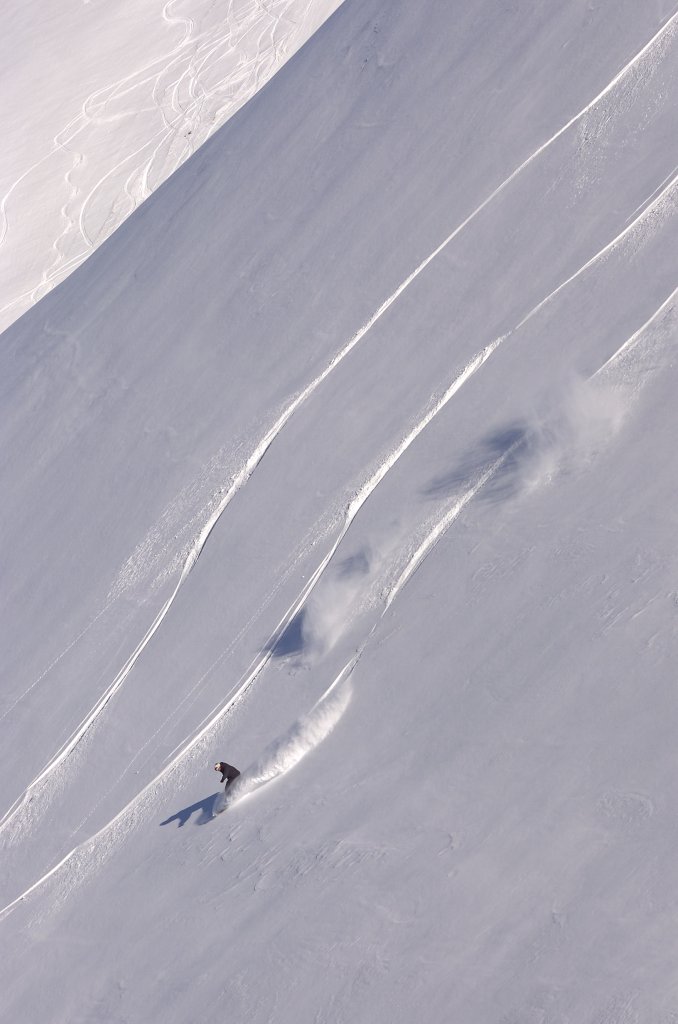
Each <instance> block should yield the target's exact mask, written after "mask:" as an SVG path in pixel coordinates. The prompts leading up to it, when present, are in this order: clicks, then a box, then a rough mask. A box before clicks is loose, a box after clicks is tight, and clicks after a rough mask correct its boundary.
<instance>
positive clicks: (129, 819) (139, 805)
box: [0, 287, 678, 920]
mask: <svg viewBox="0 0 678 1024" xmlns="http://www.w3.org/2000/svg"><path fill="white" fill-rule="evenodd" d="M677 295H678V287H677V288H675V289H674V290H673V291H672V292H671V293H670V295H669V296H667V298H666V299H665V300H664V301H663V302H662V303H661V305H660V306H659V307H658V308H657V309H656V310H655V312H654V313H653V314H652V315H651V316H650V317H649V318H648V319H647V320H646V321H645V322H644V323H643V324H642V325H641V327H639V328H638V329H637V330H636V331H635V332H634V333H633V334H632V335H631V336H630V337H629V338H627V339H626V340H625V341H624V343H623V344H622V345H620V347H619V348H618V349H617V350H616V352H615V353H614V354H613V355H612V356H611V357H610V358H609V359H608V360H607V361H606V362H605V363H604V364H603V365H602V366H601V367H599V369H598V370H596V371H595V373H594V374H592V375H591V377H590V378H589V380H593V379H594V378H596V377H597V376H598V375H599V374H601V373H603V372H604V371H609V368H610V367H611V365H612V364H613V363H614V362H615V361H617V360H618V359H619V358H620V357H621V356H622V355H623V354H625V353H628V352H629V351H630V350H631V349H633V347H635V345H637V344H638V342H639V341H640V339H641V338H642V336H643V334H644V333H645V332H646V331H647V330H648V328H649V327H651V326H652V324H654V323H655V322H656V321H657V320H658V319H659V318H660V317H661V315H662V313H663V312H665V311H666V310H667V309H668V308H669V307H670V306H671V304H672V302H673V301H674V300H675V298H676V296H677ZM460 376H461V375H460ZM518 443H519V442H515V443H514V444H513V445H511V447H510V448H509V449H507V451H506V452H504V453H503V454H502V455H501V456H500V457H499V458H498V459H496V460H495V461H494V462H493V463H492V464H491V465H490V466H489V467H488V468H487V469H486V470H485V471H484V472H483V473H482V474H481V475H480V476H479V477H478V478H477V479H476V481H475V482H474V483H473V484H472V485H471V487H470V488H468V489H467V491H465V492H464V494H463V495H462V496H461V497H460V498H458V499H457V500H456V501H455V503H454V504H453V506H452V507H451V508H450V509H449V510H448V511H447V512H446V513H445V514H444V515H443V516H442V517H441V519H440V520H439V521H438V522H437V523H436V524H435V525H434V527H433V528H432V529H431V530H430V531H429V533H428V535H427V537H426V538H425V539H424V541H423V542H422V543H421V544H420V545H419V546H418V547H417V549H416V550H415V552H414V554H413V555H412V556H411V558H410V559H409V561H408V563H407V565H406V566H405V568H404V570H403V571H402V572H401V574H400V576H399V577H398V579H397V580H396V582H395V584H394V585H393V587H392V588H391V590H390V592H389V594H388V595H387V596H386V600H385V602H384V607H383V609H382V612H381V614H380V615H379V617H378V618H377V620H376V622H375V623H374V624H373V625H372V627H371V629H370V630H369V632H368V634H367V636H366V637H365V639H364V640H363V642H362V643H361V644H360V646H359V647H358V649H357V650H356V652H355V653H354V655H353V656H352V657H351V658H350V659H349V661H348V662H347V663H346V665H345V666H344V667H343V668H342V670H341V672H340V673H339V675H338V676H337V677H336V678H335V680H334V682H333V683H332V684H331V686H330V687H329V688H328V690H326V691H325V693H324V694H323V696H322V697H321V698H320V701H322V700H323V699H324V698H325V697H326V696H327V695H328V694H329V693H330V692H331V691H332V690H333V689H334V688H335V687H336V686H337V685H338V684H339V683H340V682H341V681H344V680H347V679H348V678H349V677H350V675H351V673H352V672H353V670H354V668H355V667H356V665H357V664H358V662H359V660H360V658H361V657H362V654H363V653H364V651H365V649H366V647H367V645H368V643H369V642H370V640H371V639H372V637H373V636H374V634H375V632H376V629H377V627H378V625H379V623H380V622H381V621H382V619H383V617H384V616H385V615H386V613H387V611H388V610H389V609H390V607H391V605H392V604H393V602H394V600H395V598H396V597H397V595H398V594H399V593H400V591H401V590H402V589H403V587H404V586H405V585H406V583H407V582H408V581H409V580H410V579H411V577H412V576H413V574H414V573H415V572H416V570H417V569H418V568H419V567H420V566H421V565H422V563H423V561H424V560H425V558H426V557H427V556H428V554H430V552H431V551H432V550H433V548H434V547H435V545H436V544H437V543H438V541H439V540H440V539H441V538H442V537H443V536H444V534H445V533H446V531H447V530H448V529H449V527H450V526H451V524H452V523H453V522H454V521H455V520H456V519H457V518H458V517H459V515H460V513H461V512H462V511H463V509H464V508H465V507H466V505H468V503H469V502H470V501H471V499H472V498H473V497H475V495H476V494H478V492H479V491H480V490H481V489H482V488H483V487H485V486H486V484H487V483H488V482H489V481H490V480H491V479H492V477H493V476H494V475H495V474H496V473H497V471H498V470H499V469H500V468H501V466H502V465H503V464H504V462H505V461H506V460H507V459H508V458H509V457H510V455H511V454H512V452H513V451H514V450H515V448H516V447H517V445H518ZM377 475H378V474H375V475H374V476H373V477H372V478H371V479H374V477H375V476H377ZM361 493H362V492H361ZM345 532H346V531H345V529H344V530H342V534H345ZM336 546H337V545H336V544H335V545H333V547H332V549H331V550H330V552H329V555H328V556H326V557H325V559H324V560H323V562H321V564H320V566H319V567H318V569H320V568H321V567H324V566H325V565H326V564H327V562H329V559H330V558H331V556H332V554H333V553H334V551H335V550H336ZM318 578H319V572H318V570H316V572H315V573H314V574H313V577H312V578H311V580H310V581H309V584H308V585H307V587H305V588H304V590H303V591H302V597H301V598H300V599H299V600H298V601H296V602H295V603H294V604H293V605H292V606H291V608H290V609H289V610H288V613H287V615H286V616H284V618H283V619H282V620H281V623H280V624H279V626H278V628H277V629H276V631H275V632H274V634H273V635H272V639H274V638H275V637H276V636H277V637H279V636H280V635H281V632H282V630H283V629H284V628H286V626H287V625H288V624H289V623H290V622H291V621H292V619H293V617H294V615H295V614H296V612H297V611H298V609H299V608H300V607H301V605H302V604H303V600H304V599H305V596H307V593H310V590H309V587H311V589H312V586H315V583H316V582H317V579H318ZM271 655H272V651H271V645H270V644H269V645H268V649H267V650H264V652H263V653H262V654H261V655H260V656H259V658H258V661H257V662H256V663H255V664H254V666H253V667H252V668H251V669H250V670H249V671H248V672H247V673H246V675H245V676H244V678H242V680H241V683H240V685H239V686H238V687H237V688H236V690H235V692H234V693H233V694H232V696H231V697H230V699H229V700H228V701H227V702H225V703H224V704H223V706H222V707H221V708H219V709H218V710H217V711H216V713H215V714H214V715H213V716H212V717H211V718H210V719H209V720H208V721H207V722H206V723H205V725H204V726H203V727H202V728H201V729H200V730H199V731H198V732H197V733H196V734H195V735H194V736H193V737H192V738H191V739H190V740H189V741H188V742H187V743H186V744H185V745H184V746H183V747H182V748H181V749H180V750H179V751H178V752H177V754H176V755H175V757H174V758H173V759H172V760H171V761H170V762H169V764H168V765H167V766H166V767H165V768H164V769H163V771H162V772H161V773H159V774H158V775H156V776H155V778H153V779H151V781H150V782H148V783H147V784H146V785H145V786H144V787H143V788H142V789H141V790H140V791H139V793H137V794H136V795H135V796H134V797H133V798H132V799H131V800H130V801H129V802H128V803H127V804H126V805H125V806H124V807H123V808H122V809H121V810H120V811H119V812H118V813H117V814H116V815H115V816H114V817H113V818H112V819H111V820H110V821H109V822H107V823H106V824H105V825H104V826H102V828H101V829H99V830H98V831H97V832H96V833H95V834H94V835H93V836H91V837H90V838H89V839H86V840H84V841H83V842H82V843H80V844H78V845H77V846H75V847H74V848H73V849H72V850H70V851H69V852H68V853H67V854H66V855H65V856H64V857H62V858H61V860H59V861H58V862H57V863H56V864H55V865H53V867H52V868H50V869H49V871H47V872H46V873H45V874H44V875H42V876H41V877H40V878H39V879H37V881H35V882H33V883H32V884H31V885H30V886H29V887H28V888H27V889H25V890H24V891H23V892H22V893H21V894H20V895H19V896H17V897H15V899H13V900H12V901H11V902H10V903H8V904H6V905H5V906H4V907H3V908H0V920H1V919H3V918H5V917H6V916H7V915H8V914H9V913H10V912H11V911H12V910H13V909H14V907H16V906H17V905H18V904H19V903H21V902H23V901H25V900H26V899H27V898H28V897H29V896H30V895H31V894H32V893H33V892H35V891H36V890H37V889H38V888H39V887H41V886H42V885H43V884H44V883H45V882H47V881H48V880H49V879H50V878H52V877H53V876H54V875H55V874H56V873H57V872H58V871H59V870H60V868H62V867H63V866H64V865H66V864H67V863H68V862H69V861H71V860H72V859H73V858H74V857H75V856H76V855H80V858H81V863H82V874H81V877H80V879H79V880H82V875H84V873H85V872H86V871H87V869H88V867H91V858H90V857H89V854H90V852H91V851H93V850H94V849H95V848H96V847H97V846H98V844H99V843H100V841H101V840H103V839H104V838H105V837H106V836H109V835H111V842H110V843H109V844H108V846H107V847H106V848H105V849H104V851H103V852H102V854H101V856H100V857H99V858H98V861H97V862H98V863H101V860H102V859H103V856H105V855H106V854H107V853H110V852H111V851H112V848H113V845H114V843H115V840H116V838H122V837H124V835H125V834H127V833H128V832H129V830H130V828H131V826H132V824H133V823H134V821H135V820H136V817H137V815H138V814H139V813H140V812H141V810H142V809H143V807H144V806H145V805H146V800H145V797H146V796H147V795H149V794H151V793H152V792H157V790H158V788H159V787H160V786H161V784H162V782H163V781H164V780H166V779H167V777H168V776H169V775H170V774H171V772H172V771H173V769H175V768H176V767H177V766H178V765H179V764H180V763H181V761H183V760H184V759H185V758H186V756H187V755H188V754H189V753H190V752H191V750H193V749H194V748H195V747H196V746H197V745H198V744H199V743H200V742H201V741H202V740H204V739H205V738H206V737H207V736H208V735H209V733H211V732H212V731H213V730H214V729H215V728H216V727H217V726H218V725H219V723H220V722H221V721H222V719H223V718H224V717H225V715H226V714H227V713H228V712H229V711H230V710H231V709H232V708H233V706H234V705H235V704H236V703H237V702H238V701H239V700H240V699H241V698H242V696H243V695H244V693H245V691H246V690H247V689H248V688H249V686H250V685H251V684H252V682H253V681H254V679H255V678H256V677H257V675H258V674H259V672H260V671H261V670H262V668H263V667H264V665H265V664H266V663H267V661H268V660H269V659H270V657H271ZM317 703H319V702H317ZM317 703H316V705H314V707H316V706H317ZM122 822H126V823H125V824H124V825H123V826H122V827H121V828H120V830H117V829H116V826H117V825H118V823H122ZM118 832H119V834H118Z"/></svg>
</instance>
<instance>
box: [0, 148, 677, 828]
mask: <svg viewBox="0 0 678 1024" xmlns="http://www.w3.org/2000/svg"><path fill="white" fill-rule="evenodd" d="M675 170H676V169H675V168H674V171H675ZM670 177H671V176H670V175H667V176H666V178H664V179H663V181H662V182H661V183H660V185H659V186H658V187H657V188H656V189H655V190H654V192H653V193H652V195H653V196H655V198H654V199H652V200H651V201H647V200H646V201H645V202H646V203H647V205H644V203H641V204H640V205H639V206H638V207H637V208H636V210H634V211H633V212H634V213H637V211H638V210H641V212H640V213H639V214H638V216H636V218H635V219H634V220H633V221H631V222H630V223H627V225H626V227H624V228H623V229H622V231H620V232H619V233H618V234H617V235H616V236H615V237H614V238H612V239H611V241H609V242H608V243H606V245H604V246H603V247H602V248H601V249H599V250H598V252H597V253H595V255H594V256H592V257H591V258H590V259H589V260H587V261H586V263H584V264H582V266H581V267H579V268H578V270H576V271H575V272H574V273H573V274H571V275H570V277H568V278H566V279H565V280H564V281H562V282H561V283H560V284H559V285H558V286H557V287H556V288H554V289H553V291H551V292H550V293H549V294H548V295H547V296H546V297H545V298H543V299H541V300H540V301H539V302H538V303H537V304H536V305H535V306H534V307H533V308H532V309H531V310H530V311H529V312H528V313H527V314H526V315H525V316H524V317H523V318H522V319H521V320H520V321H519V322H518V324H516V326H515V327H514V328H512V329H511V330H510V331H509V332H508V333H507V334H504V335H501V336H499V337H498V338H496V339H495V340H494V341H493V342H492V343H491V344H490V345H488V346H487V347H486V348H485V349H484V350H483V351H482V352H481V353H480V354H479V355H477V356H476V357H475V358H474V360H471V362H470V363H469V364H468V367H467V368H466V370H465V371H463V373H462V377H463V379H461V380H460V382H459V383H458V384H457V382H455V383H454V384H453V385H452V386H451V388H452V389H453V390H450V389H448V390H450V393H449V394H448V392H446V393H445V396H443V399H442V400H441V404H440V406H439V407H434V410H433V411H431V412H430V413H427V414H426V415H427V422H430V419H432V418H433V416H434V415H436V413H437V411H439V408H442V406H443V405H445V404H446V402H447V401H448V400H449V398H451V397H452V394H454V393H455V392H456V391H457V390H458V389H459V387H461V385H462V384H463V383H465V381H466V379H468V376H469V375H470V373H469V372H468V371H469V368H470V367H472V366H473V370H472V371H471V372H475V369H477V368H478V367H476V366H474V364H475V361H476V360H480V362H481V364H482V363H483V362H485V360H486V359H487V358H489V356H490V355H491V354H492V352H494V351H495V350H496V349H497V348H498V347H499V345H501V344H502V343H503V342H504V341H506V340H507V339H508V338H509V337H511V336H512V335H513V334H515V333H516V332H517V331H518V330H520V328H521V327H523V326H524V325H525V324H527V323H528V321H529V320H531V319H532V318H533V317H534V316H535V315H536V314H537V313H538V312H539V311H540V310H542V309H543V308H544V307H545V306H546V305H547V304H548V303H549V302H550V301H551V300H552V299H554V298H555V297H556V295H558V294H559V293H560V292H561V291H563V290H564V289H565V288H566V287H567V286H568V285H570V284H571V283H572V282H573V281H575V280H576V279H577V278H578V277H580V276H581V275H582V274H584V273H585V272H586V271H587V270H589V269H590V268H591V267H592V266H593V265H594V264H595V263H596V262H598V261H599V260H600V259H602V258H603V257H604V256H606V255H607V254H608V253H609V252H611V251H612V250H613V249H614V248H615V247H616V246H618V245H619V244H620V243H621V242H622V241H623V240H624V238H625V237H626V236H627V235H629V234H631V232H632V231H633V230H634V229H635V228H637V227H638V226H639V225H641V224H642V223H643V221H644V220H645V219H646V218H647V217H649V216H650V214H652V213H653V212H655V211H656V210H658V209H659V208H660V207H661V206H662V205H663V204H664V202H665V200H666V199H667V197H668V196H669V194H670V192H671V191H672V189H673V188H674V187H675V186H676V183H677V182H678V174H675V173H674V176H673V177H672V178H671V180H670V181H669V180H668V179H669V178H670ZM667 182H668V183H667ZM662 186H664V187H663V188H662ZM660 189H661V191H659V190H660ZM641 207H642V209H641ZM411 279H413V278H412V275H410V276H409V278H407V279H406V280H407V281H408V282H409V281H410V280H411ZM402 290H403V286H402V285H401V286H399V288H398V289H396V291H395V292H394V293H393V295H391V296H390V297H389V299H387V300H386V302H384V303H383V304H382V306H380V307H379V309H378V310H377V312H376V313H375V314H374V315H373V316H372V317H371V318H370V319H369V320H368V321H367V322H366V323H365V324H364V325H363V327H362V328H361V329H360V331H358V332H357V334H356V335H354V336H353V338H352V339H351V341H350V342H349V343H348V344H347V345H346V346H345V348H344V349H343V350H341V351H340V353H339V354H338V356H337V357H335V360H333V361H332V363H331V364H329V366H328V367H327V368H326V370H325V371H324V375H323V374H321V375H320V376H319V377H318V378H316V380H314V381H313V382H312V384H311V385H310V386H309V388H307V389H306V391H305V392H302V394H301V395H300V396H299V397H298V398H297V399H295V400H294V402H293V403H292V406H290V407H289V408H288V410H286V412H285V413H283V415H282V416H281V417H280V419H279V420H278V421H277V424H280V426H279V428H278V430H277V432H276V434H275V435H274V436H277V433H279V432H280V430H281V429H282V427H283V426H284V425H285V423H286V422H287V420H288V419H289V418H290V416H291V415H292V414H293V412H294V411H296V408H298V407H299V405H301V404H302V402H303V401H305V399H306V398H308V397H309V395H310V394H311V393H312V391H313V390H315V387H317V386H319V384H321V383H322V381H323V380H324V379H325V378H326V377H327V376H329V373H330V372H331V371H332V369H334V368H335V367H336V366H337V365H338V363H339V362H340V361H341V360H342V359H343V358H344V357H345V356H346V355H348V353H349V352H350V351H351V349H352V348H353V347H355V345H356V344H357V343H358V342H359V341H360V340H361V338H362V337H364V335H365V334H366V333H367V331H368V330H369V329H370V327H372V326H373V325H374V323H376V321H377V320H378V319H379V317H380V316H382V315H383V313H385V312H386V310H387V309H388V308H389V306H390V305H392V303H393V302H394V301H395V299H396V298H397V296H398V295H399V294H401V293H402ZM446 396H447V397H446ZM275 429H276V426H275V425H274V428H273V430H275ZM422 429H423V428H422ZM271 434H272V431H269V434H268V435H267V437H270V440H269V442H268V445H270V443H271V442H272V440H273V439H274V436H270V435H271ZM410 443H411V442H410ZM403 444H405V447H407V446H408V444H407V442H403ZM268 445H267V447H268ZM261 457H263V453H262V454H261V455H260V456H259V457H258V458H257V460H256V462H257V464H258V462H259V461H261ZM389 468H390V467H389ZM387 471H388V470H387V469H384V470H383V475H385V473H386V472H387ZM251 472H252V471H250V473H249V474H248V478H249V475H251ZM243 482H244V481H243ZM232 496H233V495H230V496H229V497H228V500H226V501H224V502H222V505H221V506H220V511H218V514H217V515H216V518H214V516H213V518H214V522H213V524H212V528H214V526H215V525H216V521H217V520H218V518H219V517H220V515H221V513H222V512H223V511H224V510H225V507H226V505H227V504H228V501H229V500H230V498H231V497H232ZM210 532H211V531H210ZM206 539H207V538H206V537H205V540H206ZM203 543H204V542H203ZM175 596H176V591H175V594H174V595H173V597H172V598H171V599H170V601H172V600H173V599H174V597H175ZM270 596H271V597H272V596H273V594H271V595H270ZM267 603H268V602H267ZM109 605H110V602H109V604H108V605H106V607H105V608H103V609H102V610H101V611H100V612H99V613H98V615H97V616H95V618H94V619H93V620H92V622H91V623H90V625H89V626H87V627H86V628H85V629H84V630H83V631H82V632H81V633H80V634H79V635H78V636H77V637H76V638H75V640H73V641H72V642H71V643H70V644H69V645H68V647H66V649H65V650H64V651H63V652H62V653H61V654H60V655H59V656H58V657H57V658H55V660H54V661H53V662H52V663H51V665H49V666H48V667H47V668H46V669H45V670H44V672H43V673H42V674H41V675H40V676H39V678H38V679H36V680H35V682H34V683H33V684H31V686H29V687H28V689H27V690H26V691H25V692H24V693H23V694H21V695H20V696H19V697H17V698H16V699H15V701H14V702H13V703H12V704H11V705H10V707H9V708H8V709H7V710H6V711H5V712H4V713H3V714H2V715H1V716H0V722H2V721H3V719H4V718H5V717H6V716H7V715H8V714H9V713H10V711H11V710H12V709H13V708H14V707H15V706H16V704H17V703H19V702H20V701H21V700H22V699H23V698H24V697H25V696H26V695H27V694H28V693H29V692H30V691H31V690H32V689H33V687H34V686H36V685H37V684H38V683H39V682H40V681H41V680H42V679H43V678H44V677H45V676H46V675H47V674H48V673H49V671H50V670H51V669H52V668H53V667H54V666H55V665H56V664H57V663H58V662H59V661H60V660H61V658H62V657H63V656H64V654H66V653H67V652H68V651H69V650H70V649H71V648H72V647H73V646H74V645H75V644H76V643H77V642H78V641H79V640H80V639H81V638H82V637H83V636H84V635H85V633H86V632H87V631H88V630H89V628H90V626H91V625H93V624H94V622H96V620H97V619H98V618H99V617H100V616H101V615H102V614H103V613H104V612H105V611H106V610H107V608H108V607H109ZM163 617H164V616H163ZM156 628H157V627H156ZM149 639H150V637H149ZM209 671H211V669H210V670H208V672H209ZM203 678H204V677H203ZM3 821H4V818H3V819H0V827H2V823H3Z"/></svg>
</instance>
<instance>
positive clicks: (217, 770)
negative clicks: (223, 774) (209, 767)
mask: <svg viewBox="0 0 678 1024" xmlns="http://www.w3.org/2000/svg"><path fill="white" fill-rule="evenodd" d="M222 763H223V762H222V761H217V763H216V764H215V766H214V770H215V772H220V771H221V765H222Z"/></svg>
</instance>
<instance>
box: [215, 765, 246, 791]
mask: <svg viewBox="0 0 678 1024" xmlns="http://www.w3.org/2000/svg"><path fill="white" fill-rule="evenodd" d="M214 770H215V772H221V781H222V782H223V781H224V779H227V780H228V781H227V782H226V786H225V790H226V789H228V787H229V786H230V785H232V784H233V782H234V781H235V779H237V778H238V776H239V775H240V772H239V771H238V769H237V768H234V767H233V765H232V764H226V762H225V761H217V763H216V764H215V766H214Z"/></svg>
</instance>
